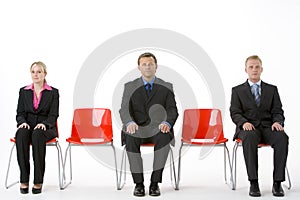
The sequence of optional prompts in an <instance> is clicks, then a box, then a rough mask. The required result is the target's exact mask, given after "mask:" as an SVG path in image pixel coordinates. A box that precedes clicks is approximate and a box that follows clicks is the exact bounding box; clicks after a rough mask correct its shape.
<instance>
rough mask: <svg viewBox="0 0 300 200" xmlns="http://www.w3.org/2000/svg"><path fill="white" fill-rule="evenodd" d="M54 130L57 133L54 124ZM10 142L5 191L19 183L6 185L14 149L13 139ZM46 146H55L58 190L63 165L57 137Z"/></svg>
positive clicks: (14, 141)
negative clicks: (11, 144) (11, 143)
mask: <svg viewBox="0 0 300 200" xmlns="http://www.w3.org/2000/svg"><path fill="white" fill-rule="evenodd" d="M56 130H57V131H58V127H57V124H56ZM10 141H11V142H13V146H12V148H11V150H10V155H9V159H8V167H7V172H6V178H5V187H6V189H8V188H10V187H12V186H13V185H15V184H17V183H19V181H15V182H13V183H8V177H9V171H10V164H11V157H12V153H13V151H14V149H15V147H16V140H15V138H14V137H13V138H10ZM46 146H55V147H56V149H57V158H58V159H57V162H58V180H59V188H60V189H62V182H63V180H62V171H61V167H62V163H63V158H62V151H61V147H60V145H59V141H58V137H56V138H54V139H52V140H50V141H48V142H47V143H46Z"/></svg>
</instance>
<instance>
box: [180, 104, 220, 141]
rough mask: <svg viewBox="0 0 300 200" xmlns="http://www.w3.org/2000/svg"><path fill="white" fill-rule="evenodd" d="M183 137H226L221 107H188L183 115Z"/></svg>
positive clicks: (216, 138)
mask: <svg viewBox="0 0 300 200" xmlns="http://www.w3.org/2000/svg"><path fill="white" fill-rule="evenodd" d="M182 139H183V140H187V141H189V140H191V139H214V140H219V139H224V133H223V124H222V116H221V111H220V110H219V109H186V110H185V111H184V116H183V126H182Z"/></svg>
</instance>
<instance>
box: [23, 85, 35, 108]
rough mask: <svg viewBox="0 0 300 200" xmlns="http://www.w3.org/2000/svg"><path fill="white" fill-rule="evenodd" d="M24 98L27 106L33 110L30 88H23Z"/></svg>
mask: <svg viewBox="0 0 300 200" xmlns="http://www.w3.org/2000/svg"><path fill="white" fill-rule="evenodd" d="M24 94H25V100H26V104H27V106H28V108H31V110H32V111H33V91H32V90H25V93H24Z"/></svg>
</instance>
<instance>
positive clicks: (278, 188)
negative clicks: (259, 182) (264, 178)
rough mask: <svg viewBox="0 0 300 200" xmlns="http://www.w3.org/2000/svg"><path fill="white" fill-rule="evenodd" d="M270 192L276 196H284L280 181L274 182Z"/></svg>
mask: <svg viewBox="0 0 300 200" xmlns="http://www.w3.org/2000/svg"><path fill="white" fill-rule="evenodd" d="M272 193H273V195H274V196H276V197H283V196H284V191H283V189H282V187H281V182H274V184H273V188H272Z"/></svg>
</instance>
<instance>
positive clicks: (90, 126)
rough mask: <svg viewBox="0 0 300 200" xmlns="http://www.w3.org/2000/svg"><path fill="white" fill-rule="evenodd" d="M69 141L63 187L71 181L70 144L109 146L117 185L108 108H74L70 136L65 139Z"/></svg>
mask: <svg viewBox="0 0 300 200" xmlns="http://www.w3.org/2000/svg"><path fill="white" fill-rule="evenodd" d="M66 141H67V142H68V143H69V144H68V147H67V149H66V152H65V159H64V162H63V167H64V185H63V189H65V188H66V187H67V186H68V185H70V184H71V182H72V159H71V146H85V145H93V146H99V147H100V146H111V147H112V149H113V153H114V160H115V170H116V179H117V186H118V171H117V160H116V151H115V147H114V145H113V128H112V118H111V111H110V109H106V108H80V109H75V110H74V115H73V122H72V131H71V136H70V137H69V138H67V139H66ZM68 153H69V156H70V160H69V162H70V180H69V181H68V182H67V181H66V177H65V171H66V169H65V166H66V160H67V156H68Z"/></svg>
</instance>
